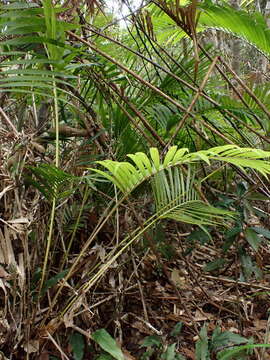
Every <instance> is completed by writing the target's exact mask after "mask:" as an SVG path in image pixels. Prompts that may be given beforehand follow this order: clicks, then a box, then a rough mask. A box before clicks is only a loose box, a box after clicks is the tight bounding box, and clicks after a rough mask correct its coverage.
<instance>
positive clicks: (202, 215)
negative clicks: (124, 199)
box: [92, 145, 270, 225]
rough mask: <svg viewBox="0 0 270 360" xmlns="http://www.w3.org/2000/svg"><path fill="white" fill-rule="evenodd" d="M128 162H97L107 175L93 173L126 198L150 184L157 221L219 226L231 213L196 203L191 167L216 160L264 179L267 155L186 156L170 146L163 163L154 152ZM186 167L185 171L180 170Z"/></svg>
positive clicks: (229, 151) (223, 149)
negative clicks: (139, 188) (136, 189)
mask: <svg viewBox="0 0 270 360" xmlns="http://www.w3.org/2000/svg"><path fill="white" fill-rule="evenodd" d="M128 157H129V158H130V159H131V160H132V161H133V163H134V165H133V164H131V163H129V162H118V161H112V160H103V161H98V162H97V163H98V164H100V165H102V166H103V167H105V168H106V169H107V170H108V172H107V171H103V170H99V169H92V170H93V171H95V172H96V173H98V174H100V175H101V176H102V177H103V178H106V179H107V180H109V181H110V182H112V183H113V184H114V185H115V186H117V187H118V188H119V189H120V191H121V192H122V193H123V194H124V196H128V195H129V194H130V193H131V192H132V191H133V190H134V189H135V188H136V187H138V186H139V185H140V184H141V183H143V182H144V181H146V180H149V179H150V180H151V185H152V190H153V194H154V199H155V204H156V216H157V218H158V219H161V218H170V219H174V220H178V221H182V222H186V223H192V224H197V225H205V224H214V223H220V222H222V221H223V220H224V219H223V218H224V216H230V215H231V213H230V212H226V211H223V210H221V209H216V208H214V207H213V206H211V205H209V204H207V203H204V202H202V201H201V200H200V199H199V196H198V193H197V190H196V187H195V186H194V172H192V169H191V165H192V164H196V163H198V162H200V161H204V162H206V163H207V164H208V165H210V161H213V160H217V161H223V162H226V163H230V164H233V165H236V166H237V167H239V168H241V169H243V170H244V169H245V168H252V169H255V170H257V171H258V172H259V173H261V174H263V175H264V176H267V174H269V173H270V163H269V162H268V161H265V160H264V159H265V158H267V157H270V152H266V151H263V150H257V149H250V148H239V147H238V146H236V145H225V146H218V147H214V148H211V149H209V150H202V151H198V152H195V153H189V151H188V149H186V148H182V149H178V148H177V146H172V147H171V148H170V149H169V151H168V152H167V154H166V156H165V158H164V160H163V161H161V158H160V154H159V152H158V150H157V149H156V148H151V149H150V157H148V156H147V155H146V154H145V153H142V152H139V153H136V154H130V155H128ZM183 166H185V168H183Z"/></svg>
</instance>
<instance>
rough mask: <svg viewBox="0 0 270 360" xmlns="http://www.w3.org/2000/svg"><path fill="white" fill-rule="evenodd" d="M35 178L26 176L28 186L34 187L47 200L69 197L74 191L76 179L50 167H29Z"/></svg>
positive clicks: (43, 165)
mask: <svg viewBox="0 0 270 360" xmlns="http://www.w3.org/2000/svg"><path fill="white" fill-rule="evenodd" d="M29 169H30V170H31V172H32V173H33V175H35V178H33V177H29V176H26V181H27V183H28V184H31V185H33V186H35V187H36V188H37V189H38V190H39V191H40V192H41V193H42V194H43V195H44V196H45V197H46V199H48V200H52V199H54V198H57V199H58V200H60V199H63V198H65V197H68V196H70V195H71V194H73V193H74V191H75V190H76V186H75V184H76V182H78V181H79V179H78V178H76V177H75V176H72V175H70V174H67V173H66V172H64V171H63V170H61V169H58V168H56V167H55V166H52V165H47V164H41V165H39V166H37V167H29Z"/></svg>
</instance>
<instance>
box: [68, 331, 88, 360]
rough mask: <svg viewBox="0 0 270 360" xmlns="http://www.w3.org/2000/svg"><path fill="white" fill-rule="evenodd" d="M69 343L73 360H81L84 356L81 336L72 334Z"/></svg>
mask: <svg viewBox="0 0 270 360" xmlns="http://www.w3.org/2000/svg"><path fill="white" fill-rule="evenodd" d="M69 343H70V345H71V348H72V352H73V357H74V360H82V359H83V356H84V348H85V344H84V338H83V336H82V334H79V333H76V332H75V333H73V334H71V336H70V338H69Z"/></svg>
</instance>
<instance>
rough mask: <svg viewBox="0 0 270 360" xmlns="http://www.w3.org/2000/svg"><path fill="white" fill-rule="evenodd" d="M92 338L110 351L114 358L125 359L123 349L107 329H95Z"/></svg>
mask: <svg viewBox="0 0 270 360" xmlns="http://www.w3.org/2000/svg"><path fill="white" fill-rule="evenodd" d="M92 339H93V340H94V341H95V342H96V343H97V344H98V345H99V346H100V347H101V348H102V350H104V351H106V352H107V353H109V354H110V355H111V356H112V357H113V358H114V359H116V360H124V355H123V353H122V351H121V349H120V348H119V347H118V345H117V344H116V341H115V340H114V339H113V338H112V337H111V335H110V334H109V333H108V332H107V331H106V330H105V329H100V330H97V331H95V332H94V333H93V334H92Z"/></svg>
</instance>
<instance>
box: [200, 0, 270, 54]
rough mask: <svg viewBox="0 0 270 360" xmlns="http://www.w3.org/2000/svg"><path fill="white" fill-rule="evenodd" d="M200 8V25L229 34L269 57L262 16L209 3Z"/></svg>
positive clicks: (268, 46)
mask: <svg viewBox="0 0 270 360" xmlns="http://www.w3.org/2000/svg"><path fill="white" fill-rule="evenodd" d="M200 8H201V9H202V12H201V15H200V19H199V24H200V25H203V26H205V27H207V28H209V27H213V28H216V29H220V30H223V31H226V32H230V33H232V34H234V35H236V36H238V37H241V38H243V39H244V40H246V41H247V42H248V43H250V44H251V45H253V46H255V47H256V48H257V49H258V50H260V51H261V52H263V53H264V54H265V55H267V56H270V35H269V29H268V26H267V24H266V21H265V19H264V17H263V15H262V14H260V13H252V14H249V13H248V12H246V11H243V10H236V9H235V8H233V7H230V6H227V5H216V4H213V3H212V2H211V1H207V2H204V3H203V4H200Z"/></svg>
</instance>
